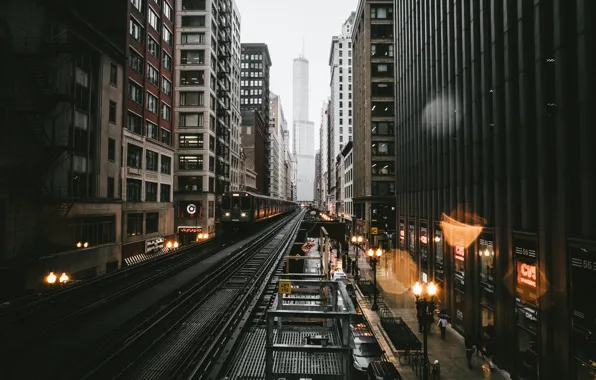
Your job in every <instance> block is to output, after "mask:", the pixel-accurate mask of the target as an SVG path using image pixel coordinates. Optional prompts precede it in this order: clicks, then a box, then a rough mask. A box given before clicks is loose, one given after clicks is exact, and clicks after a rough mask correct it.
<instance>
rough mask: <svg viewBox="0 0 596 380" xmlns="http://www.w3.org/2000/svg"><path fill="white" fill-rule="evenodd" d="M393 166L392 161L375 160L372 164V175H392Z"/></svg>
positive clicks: (393, 172)
mask: <svg viewBox="0 0 596 380" xmlns="http://www.w3.org/2000/svg"><path fill="white" fill-rule="evenodd" d="M393 174H395V166H394V164H393V162H375V163H373V165H372V175H393Z"/></svg>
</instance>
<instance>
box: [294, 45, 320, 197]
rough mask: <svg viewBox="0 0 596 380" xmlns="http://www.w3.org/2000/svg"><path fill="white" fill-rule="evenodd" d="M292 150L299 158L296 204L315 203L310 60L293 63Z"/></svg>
mask: <svg viewBox="0 0 596 380" xmlns="http://www.w3.org/2000/svg"><path fill="white" fill-rule="evenodd" d="M293 79H294V88H293V90H294V93H293V107H292V108H293V118H294V122H293V149H294V155H295V157H296V164H297V170H296V171H297V174H296V190H297V193H298V194H297V200H298V201H305V202H312V201H314V199H315V189H314V185H315V165H316V163H315V124H314V123H313V122H312V121H309V120H308V88H309V86H308V81H309V78H308V60H307V59H306V58H304V57H303V56H300V57H298V58H296V59H294V78H293Z"/></svg>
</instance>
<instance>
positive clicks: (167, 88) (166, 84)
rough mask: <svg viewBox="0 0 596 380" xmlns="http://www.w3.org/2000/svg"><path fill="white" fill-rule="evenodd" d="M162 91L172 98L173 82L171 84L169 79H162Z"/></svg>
mask: <svg viewBox="0 0 596 380" xmlns="http://www.w3.org/2000/svg"><path fill="white" fill-rule="evenodd" d="M161 82H162V86H161V88H162V90H163V93H164V94H166V95H167V96H171V95H172V82H170V81H169V80H168V78H166V77H162V81H161Z"/></svg>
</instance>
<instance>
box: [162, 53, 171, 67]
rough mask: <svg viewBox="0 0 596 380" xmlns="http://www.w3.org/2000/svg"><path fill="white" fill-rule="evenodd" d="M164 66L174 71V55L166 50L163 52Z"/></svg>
mask: <svg viewBox="0 0 596 380" xmlns="http://www.w3.org/2000/svg"><path fill="white" fill-rule="evenodd" d="M162 63H163V67H165V68H166V69H167V70H168V71H172V57H171V56H170V55H169V54H168V53H166V52H165V50H164V52H163V62H162Z"/></svg>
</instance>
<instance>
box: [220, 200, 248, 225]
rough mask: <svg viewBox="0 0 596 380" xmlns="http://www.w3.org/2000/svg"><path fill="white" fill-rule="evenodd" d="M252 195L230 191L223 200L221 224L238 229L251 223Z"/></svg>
mask: <svg viewBox="0 0 596 380" xmlns="http://www.w3.org/2000/svg"><path fill="white" fill-rule="evenodd" d="M251 204H252V195H251V194H249V193H246V192H242V191H230V192H227V193H225V194H224V195H223V197H222V199H221V218H220V220H221V223H222V224H227V225H228V226H230V225H231V226H232V227H233V228H234V229H237V228H238V227H239V226H240V225H242V224H249V223H250V222H251V217H252V213H251Z"/></svg>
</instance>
